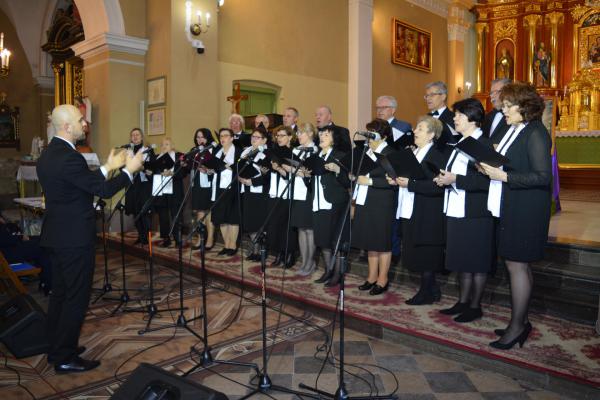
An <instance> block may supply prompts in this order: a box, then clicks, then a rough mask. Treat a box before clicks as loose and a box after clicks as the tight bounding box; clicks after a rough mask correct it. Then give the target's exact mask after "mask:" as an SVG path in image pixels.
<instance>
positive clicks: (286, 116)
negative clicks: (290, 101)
mask: <svg viewBox="0 0 600 400" xmlns="http://www.w3.org/2000/svg"><path fill="white" fill-rule="evenodd" d="M298 117H300V113H299V112H298V110H297V109H296V108H294V107H287V108H286V109H285V110H284V111H283V125H284V126H289V127H290V128H292V131H293V132H294V135H295V134H296V133H297V132H298Z"/></svg>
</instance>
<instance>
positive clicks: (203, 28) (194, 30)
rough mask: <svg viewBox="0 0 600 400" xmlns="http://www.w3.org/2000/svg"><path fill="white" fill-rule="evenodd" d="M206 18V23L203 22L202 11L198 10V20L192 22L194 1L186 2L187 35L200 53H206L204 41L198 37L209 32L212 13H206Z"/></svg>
mask: <svg viewBox="0 0 600 400" xmlns="http://www.w3.org/2000/svg"><path fill="white" fill-rule="evenodd" d="M204 19H205V21H206V23H205V24H202V11H200V10H197V11H196V22H192V2H191V1H186V2H185V36H186V37H187V39H188V41H189V42H190V44H191V45H192V47H193V48H195V49H196V51H197V52H198V54H202V53H204V43H202V40H200V39H198V36H200V34H202V33H206V32H208V28H210V13H206V14H205V15H204Z"/></svg>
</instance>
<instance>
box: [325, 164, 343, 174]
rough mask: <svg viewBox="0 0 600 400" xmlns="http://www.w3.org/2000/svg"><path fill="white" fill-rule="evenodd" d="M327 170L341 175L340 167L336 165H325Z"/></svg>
mask: <svg viewBox="0 0 600 400" xmlns="http://www.w3.org/2000/svg"><path fill="white" fill-rule="evenodd" d="M325 169H326V170H327V171H332V172H335V173H336V174H339V173H340V166H339V165H337V164H336V163H332V162H330V163H327V164H325Z"/></svg>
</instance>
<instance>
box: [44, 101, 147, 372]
mask: <svg viewBox="0 0 600 400" xmlns="http://www.w3.org/2000/svg"><path fill="white" fill-rule="evenodd" d="M52 125H53V126H54V128H55V130H56V135H55V136H54V138H53V139H52V141H51V142H50V143H49V145H48V148H47V149H46V150H45V151H44V152H43V153H42V155H41V157H40V159H39V161H38V163H37V174H38V177H39V180H40V183H41V185H42V189H43V191H44V195H45V197H46V212H45V214H44V221H43V225H42V234H41V245H42V246H44V247H47V248H49V250H50V258H51V261H52V295H51V296H50V304H49V306H48V342H49V345H50V348H49V350H48V362H49V363H52V364H54V369H55V371H56V372H59V373H66V372H82V371H87V370H90V369H93V368H96V367H97V366H98V365H100V362H99V361H94V360H85V359H83V358H80V357H79V354H81V353H82V352H84V351H85V348H83V347H78V341H79V334H80V331H81V325H82V324H83V320H84V318H85V313H86V309H87V306H88V302H89V299H90V291H91V287H92V279H93V274H94V264H95V248H94V243H95V239H96V225H95V221H96V218H95V211H94V205H93V201H94V196H98V197H102V198H109V197H112V196H113V195H115V194H116V193H117V192H118V191H119V190H121V189H123V188H124V187H126V186H127V185H129V184H130V183H131V181H132V178H133V174H134V173H135V172H137V171H139V170H141V169H142V152H138V153H137V154H136V155H135V156H129V157H128V158H127V159H126V155H125V152H120V153H118V154H116V153H115V152H114V151H111V153H110V155H109V157H108V161H107V162H106V164H104V165H103V166H102V167H101V168H100V169H99V170H97V171H90V170H89V168H88V166H87V163H86V161H85V159H84V158H83V156H82V155H81V154H80V153H78V152H77V150H75V143H76V142H77V141H78V140H80V139H83V138H84V137H85V135H84V132H83V129H84V127H85V126H86V122H85V120H84V118H83V116H82V115H81V113H80V112H79V110H78V109H77V108H76V107H74V106H72V105H68V104H66V105H60V106H57V107H56V108H55V109H54V110H53V111H52ZM125 164H126V167H125V169H124V173H121V174H119V175H117V176H116V177H115V178H112V179H109V180H106V177H107V175H108V173H109V172H110V171H113V170H117V169H119V168H121V167H122V166H123V165H125Z"/></svg>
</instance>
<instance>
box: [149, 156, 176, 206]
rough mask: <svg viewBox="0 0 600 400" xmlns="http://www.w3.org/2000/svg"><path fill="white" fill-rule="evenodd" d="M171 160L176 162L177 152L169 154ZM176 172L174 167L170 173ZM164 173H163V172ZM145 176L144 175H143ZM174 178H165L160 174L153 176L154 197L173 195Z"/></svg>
mask: <svg viewBox="0 0 600 400" xmlns="http://www.w3.org/2000/svg"><path fill="white" fill-rule="evenodd" d="M167 154H168V155H169V157H171V160H173V162H175V152H174V151H170V152H168V153H167ZM164 155H165V154H161V155H159V156H158V158H160V157H161V156H162V157H164ZM174 170H175V166H173V167H172V168H171V169H170V170H169V171H171V172H173V171H174ZM161 172H162V171H161ZM142 175H144V174H142ZM171 178H172V176H163V175H161V174H160V173H158V174H154V175H152V196H162V195H163V194H173V179H171ZM163 185H164V187H163Z"/></svg>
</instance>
